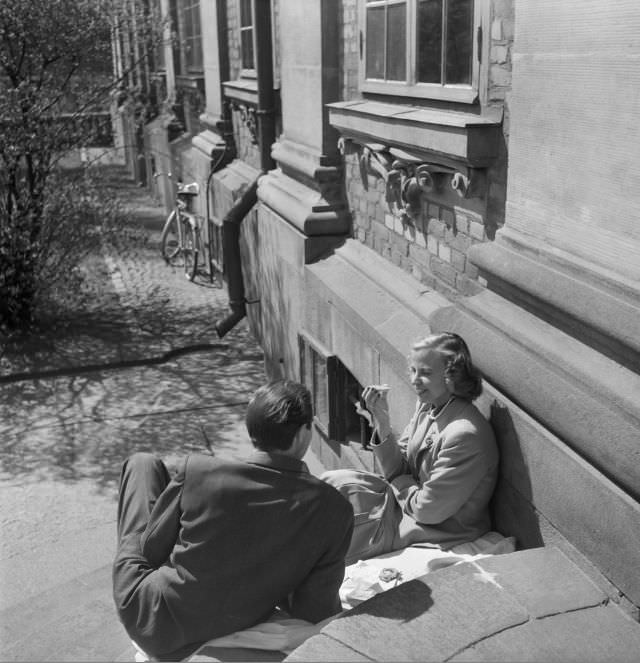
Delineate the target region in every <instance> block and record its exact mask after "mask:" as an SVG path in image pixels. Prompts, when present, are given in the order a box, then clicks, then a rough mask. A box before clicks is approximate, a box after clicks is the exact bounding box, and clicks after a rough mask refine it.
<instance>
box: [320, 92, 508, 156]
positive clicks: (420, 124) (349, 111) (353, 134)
mask: <svg viewBox="0 0 640 663" xmlns="http://www.w3.org/2000/svg"><path fill="white" fill-rule="evenodd" d="M327 107H328V109H329V122H330V124H331V125H332V126H333V127H335V128H336V129H337V130H338V131H339V132H340V134H341V135H342V136H343V137H344V138H350V139H353V140H355V141H356V142H360V143H367V142H375V143H384V144H386V145H395V146H401V147H404V148H405V149H407V150H410V151H413V152H419V153H425V155H427V156H431V157H433V155H434V154H435V155H439V156H441V157H443V158H444V159H445V160H452V161H454V162H458V163H459V162H462V163H464V164H465V165H467V166H472V167H476V168H481V167H486V166H489V165H490V164H491V162H492V161H493V160H494V159H495V158H496V157H497V155H498V148H499V144H500V143H499V140H500V136H501V130H500V124H501V123H500V122H499V121H498V120H496V119H495V118H491V117H484V116H481V115H475V114H472V113H464V112H459V111H446V110H434V109H428V108H416V107H412V106H406V105H400V104H385V103H381V102H377V101H367V100H359V101H343V102H337V103H333V104H327Z"/></svg>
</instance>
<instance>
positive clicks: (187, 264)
mask: <svg viewBox="0 0 640 663" xmlns="http://www.w3.org/2000/svg"><path fill="white" fill-rule="evenodd" d="M182 242H183V244H182V253H183V255H184V275H185V276H186V277H187V278H188V279H189V281H193V279H195V277H196V273H197V271H198V238H197V236H196V229H195V227H194V224H193V223H192V222H191V220H190V219H188V218H186V217H182Z"/></svg>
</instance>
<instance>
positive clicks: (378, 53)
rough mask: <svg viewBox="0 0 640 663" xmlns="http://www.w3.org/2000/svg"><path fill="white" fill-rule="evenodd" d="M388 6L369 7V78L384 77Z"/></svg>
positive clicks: (367, 72)
mask: <svg viewBox="0 0 640 663" xmlns="http://www.w3.org/2000/svg"><path fill="white" fill-rule="evenodd" d="M385 11H386V7H371V8H370V9H367V55H366V57H367V70H366V77H367V78H384V15H385Z"/></svg>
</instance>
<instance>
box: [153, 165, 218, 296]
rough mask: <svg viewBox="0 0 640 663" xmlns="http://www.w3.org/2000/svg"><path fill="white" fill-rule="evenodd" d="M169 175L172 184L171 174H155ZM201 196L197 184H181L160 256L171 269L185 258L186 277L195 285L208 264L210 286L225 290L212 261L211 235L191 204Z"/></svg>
mask: <svg viewBox="0 0 640 663" xmlns="http://www.w3.org/2000/svg"><path fill="white" fill-rule="evenodd" d="M161 175H165V176H166V177H168V178H169V179H170V180H171V179H172V177H171V173H155V174H154V177H160V176H161ZM199 193H200V187H199V185H198V183H197V182H192V183H190V184H183V183H182V182H178V184H177V191H176V197H175V203H174V208H173V210H172V211H171V212H170V214H169V216H168V217H167V220H166V221H165V224H164V227H163V228H162V234H161V236H160V252H161V255H162V257H163V258H164V260H165V262H166V263H167V264H168V265H174V266H177V265H179V264H180V262H179V260H180V258H182V266H183V268H184V273H185V276H186V277H187V278H188V279H189V281H194V280H195V278H196V276H197V275H198V274H199V273H200V272H201V271H203V270H201V269H199V267H200V265H201V264H204V263H205V262H207V261H208V263H209V269H208V270H206V271H205V273H206V274H207V276H208V277H209V282H210V283H215V285H216V286H217V287H222V285H223V283H222V275H221V272H220V270H219V268H218V265H217V263H216V262H215V261H214V260H213V258H212V255H211V253H212V247H210V246H208V244H209V243H210V240H211V238H210V235H211V232H208V233H205V235H206V237H204V238H203V236H202V235H203V234H202V231H201V219H200V217H198V216H197V215H196V214H194V213H193V212H192V211H191V201H192V200H193V198H194V197H195V196H197V195H199Z"/></svg>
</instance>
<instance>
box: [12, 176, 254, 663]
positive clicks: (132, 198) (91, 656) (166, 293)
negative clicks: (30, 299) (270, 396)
mask: <svg viewBox="0 0 640 663" xmlns="http://www.w3.org/2000/svg"><path fill="white" fill-rule="evenodd" d="M121 186H122V190H121V191H122V195H123V197H125V198H126V200H127V203H128V205H130V206H131V208H132V209H134V210H135V215H134V223H133V224H132V225H131V227H130V228H128V230H127V232H126V234H125V235H123V237H122V238H121V240H122V241H121V242H119V245H118V246H117V247H110V248H106V249H105V251H104V254H103V255H102V256H98V257H97V258H96V259H95V260H93V261H92V262H91V263H90V264H89V265H88V266H87V269H88V270H90V273H91V280H90V284H89V286H88V289H87V292H86V293H85V306H84V307H83V310H82V311H80V312H76V313H75V314H74V315H69V316H68V317H67V318H66V319H64V320H62V321H60V322H59V324H58V325H56V326H52V327H50V328H49V329H47V330H45V331H43V332H42V333H41V334H40V335H38V336H36V337H35V338H32V339H31V340H30V341H29V342H28V343H25V342H22V343H20V344H15V343H14V344H12V345H9V346H6V347H5V348H4V353H3V354H2V356H1V357H0V388H1V391H0V435H1V439H2V445H1V447H0V500H1V501H2V504H3V507H4V508H3V514H2V516H1V520H0V525H1V527H2V538H1V540H0V660H3V661H27V660H28V661H44V660H47V661H73V660H77V661H105V660H110V661H114V660H132V658H133V651H132V649H131V647H130V643H129V641H128V639H127V637H126V634H125V633H124V630H123V629H122V627H121V626H120V624H119V623H118V621H117V618H116V615H115V611H114V609H113V605H112V601H111V581H110V572H111V571H110V564H111V560H112V559H113V555H114V553H115V514H116V509H115V507H116V489H117V481H118V477H119V471H120V465H121V462H122V460H123V459H124V458H125V457H126V456H128V455H129V454H130V453H132V452H134V451H143V450H145V451H153V452H154V453H156V454H158V455H160V456H161V457H163V458H164V459H166V460H167V461H168V462H169V465H171V464H172V463H173V462H175V461H176V460H177V458H179V457H181V456H183V455H184V454H185V453H188V452H191V451H206V450H207V449H210V450H211V451H213V452H214V453H215V454H216V455H220V456H233V455H236V454H242V453H244V452H245V451H247V450H248V449H249V448H250V443H249V441H248V439H247V436H246V431H245V429H244V422H243V418H244V411H245V406H246V403H247V400H248V396H249V395H250V393H251V392H252V391H253V390H254V389H255V388H256V387H257V386H259V385H260V384H261V383H262V382H263V380H264V373H263V362H262V352H261V349H260V347H259V346H258V345H257V344H256V343H255V341H254V340H253V338H252V336H251V334H250V332H249V329H248V326H247V323H246V320H245V321H242V322H241V323H240V324H239V325H238V326H237V327H236V328H235V329H234V330H233V331H232V332H230V333H229V334H228V335H227V336H226V337H225V338H224V339H222V340H221V339H218V338H217V336H216V334H215V331H214V329H213V325H214V324H215V322H216V321H217V320H218V319H220V318H221V317H224V316H225V315H226V314H227V294H226V291H225V290H218V289H216V288H214V287H212V286H210V285H209V284H208V283H202V284H193V283H190V282H189V281H187V279H186V278H185V277H184V274H183V272H182V271H181V270H180V269H174V268H172V267H169V266H167V265H166V264H165V263H164V261H163V260H162V259H161V258H160V255H159V250H158V241H159V237H160V230H161V228H162V223H163V220H164V213H163V210H162V209H160V207H159V206H158V205H156V204H155V202H154V201H153V200H152V199H151V198H150V197H149V196H148V195H147V194H146V192H145V191H144V190H141V189H138V188H137V187H135V186H134V185H133V184H132V183H131V182H128V181H125V180H122V181H121Z"/></svg>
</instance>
